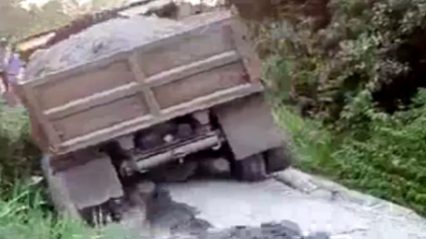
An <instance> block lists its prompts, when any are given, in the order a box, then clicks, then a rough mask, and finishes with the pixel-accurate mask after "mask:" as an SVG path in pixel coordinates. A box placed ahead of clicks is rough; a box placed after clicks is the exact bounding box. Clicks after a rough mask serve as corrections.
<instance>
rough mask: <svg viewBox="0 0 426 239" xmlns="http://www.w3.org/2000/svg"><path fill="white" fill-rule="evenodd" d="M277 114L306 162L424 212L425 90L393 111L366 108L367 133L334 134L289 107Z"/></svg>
mask: <svg viewBox="0 0 426 239" xmlns="http://www.w3.org/2000/svg"><path fill="white" fill-rule="evenodd" d="M367 102H368V101H364V103H365V104H368V103H367ZM370 103H371V102H370ZM370 107H371V106H370ZM277 116H278V119H279V122H281V123H282V124H283V127H285V128H286V129H288V130H289V131H290V132H291V133H292V136H293V141H294V146H295V152H297V153H298V155H299V159H300V161H299V166H301V167H302V168H304V169H306V170H309V171H312V172H315V173H320V174H325V175H328V176H329V177H332V178H334V179H336V180H338V181H339V182H341V183H343V184H346V185H348V186H350V187H354V188H357V189H360V190H362V191H364V192H367V193H370V194H372V195H374V196H377V197H381V198H384V199H387V200H390V201H393V202H395V203H399V204H401V205H405V206H408V207H410V208H412V209H414V210H416V211H417V212H419V213H420V214H422V215H426V201H425V200H426V187H425V185H426V161H425V158H426V141H425V138H426V129H425V127H424V126H425V125H426V90H422V91H420V92H419V94H418V95H417V96H416V97H415V98H414V103H413V105H412V106H410V107H409V108H407V109H405V110H403V111H399V112H398V113H395V114H393V115H388V114H383V113H382V112H378V111H375V110H370V111H368V113H365V117H368V118H369V122H370V123H369V125H368V129H369V134H368V137H364V138H362V139H361V138H359V137H358V135H355V136H353V135H349V136H348V135H345V136H344V137H343V136H336V134H335V133H333V132H332V131H329V130H327V129H325V128H324V127H322V126H321V123H319V122H317V121H312V120H303V119H301V118H300V117H299V116H297V115H295V114H293V113H291V111H289V110H287V109H285V108H280V109H279V110H278V114H277ZM358 126H360V125H358ZM350 132H351V133H359V132H360V130H359V129H357V130H355V129H353V130H352V131H350ZM364 136H365V131H364Z"/></svg>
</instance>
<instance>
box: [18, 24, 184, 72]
mask: <svg viewBox="0 0 426 239" xmlns="http://www.w3.org/2000/svg"><path fill="white" fill-rule="evenodd" d="M184 29H185V25H184V24H182V23H180V22H178V21H173V20H169V19H162V18H158V17H144V16H135V17H132V18H117V19H112V20H109V21H106V22H103V23H100V24H97V25H94V26H92V27H90V28H88V29H86V30H85V31H83V32H80V33H78V34H76V35H73V36H71V37H70V38H68V39H67V40H65V41H62V42H59V43H57V44H56V45H54V46H52V47H50V48H49V49H46V50H41V51H38V52H36V53H35V54H34V55H33V56H32V57H31V59H30V62H29V64H28V67H27V72H26V77H25V79H24V80H32V79H35V78H38V77H42V76H43V75H46V74H49V73H53V72H58V71H61V70H64V69H68V68H72V67H73V66H76V65H80V64H85V63H88V62H92V61H94V60H96V59H99V58H103V57H108V56H110V55H112V54H114V53H117V52H121V51H126V50H130V49H132V48H135V47H138V46H141V45H144V44H146V43H149V42H152V41H155V40H158V39H160V38H163V37H167V36H169V35H173V34H175V33H176V32H180V31H182V30H184Z"/></svg>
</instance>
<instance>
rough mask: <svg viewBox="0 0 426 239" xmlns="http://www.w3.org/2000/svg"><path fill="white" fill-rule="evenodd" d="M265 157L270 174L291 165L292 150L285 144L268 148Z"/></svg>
mask: <svg viewBox="0 0 426 239" xmlns="http://www.w3.org/2000/svg"><path fill="white" fill-rule="evenodd" d="M264 157H265V164H266V172H267V173H268V174H269V173H274V172H278V171H282V170H284V169H286V168H288V167H290V165H291V162H292V155H291V152H290V151H289V149H288V148H287V147H284V146H283V147H278V148H273V149H269V150H267V151H266V152H265V153H264Z"/></svg>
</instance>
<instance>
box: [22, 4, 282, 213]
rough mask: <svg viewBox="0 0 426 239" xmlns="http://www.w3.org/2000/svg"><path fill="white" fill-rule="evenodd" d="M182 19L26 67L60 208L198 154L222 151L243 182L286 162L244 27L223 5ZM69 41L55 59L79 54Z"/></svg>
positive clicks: (110, 193)
mask: <svg viewBox="0 0 426 239" xmlns="http://www.w3.org/2000/svg"><path fill="white" fill-rule="evenodd" d="M123 21H125V20H123ZM180 24H181V27H180V28H179V29H178V30H177V31H176V32H173V33H172V34H164V35H162V36H161V37H156V38H150V39H149V40H148V41H144V42H143V43H140V44H136V45H132V46H131V47H128V48H126V49H124V50H116V51H113V52H112V53H111V54H108V55H102V56H100V57H97V58H94V59H92V60H90V61H86V60H85V59H84V57H80V58H77V60H78V61H81V62H77V64H74V65H65V66H61V67H60V68H58V69H55V70H52V69H50V70H49V69H47V68H48V67H44V68H43V69H44V71H43V70H39V71H37V73H27V77H26V78H25V79H24V80H22V81H19V82H18V83H17V85H16V86H15V87H16V91H17V92H18V94H19V96H20V98H21V99H22V102H23V104H24V105H25V107H26V108H27V109H28V112H29V115H30V119H31V128H32V135H33V138H34V139H35V141H36V142H37V144H38V145H39V147H40V148H41V149H42V150H43V152H44V154H45V155H47V157H45V158H47V160H46V161H44V163H43V170H44V172H45V174H46V177H47V181H48V184H49V190H50V192H51V197H52V199H53V202H54V204H55V206H56V207H57V208H58V210H59V211H61V212H65V213H68V214H71V215H76V216H79V215H81V212H82V211H84V210H90V208H95V207H98V206H99V205H104V204H105V203H108V202H110V201H111V200H116V199H119V198H123V197H125V188H126V185H125V181H126V179H127V178H129V177H132V176H134V175H135V174H138V175H140V174H142V175H143V174H144V173H148V172H150V171H151V170H153V169H155V168H156V167H161V166H162V165H165V164H169V163H176V164H180V163H184V162H185V161H186V160H194V158H195V159H198V160H203V157H202V156H201V155H206V154H207V155H209V154H210V155H216V156H221V157H225V158H226V159H228V160H229V161H230V162H231V166H232V167H231V169H232V174H233V175H235V177H236V178H238V179H240V180H243V181H256V180H261V179H264V178H265V176H267V175H268V174H270V173H272V172H275V171H278V170H282V169H284V168H286V167H287V166H288V165H289V163H290V162H289V157H288V155H289V153H288V150H287V148H286V146H285V142H284V141H283V137H282V132H281V131H280V130H279V129H278V128H277V127H276V125H275V124H274V120H273V117H272V114H271V110H270V107H269V106H268V105H267V103H266V100H265V97H264V95H263V92H264V86H263V84H262V81H261V64H260V61H259V59H258V58H257V56H256V53H255V52H254V48H253V46H252V44H251V42H250V38H249V35H248V31H247V29H246V26H245V25H244V24H242V22H241V21H240V20H239V19H238V17H236V16H234V15H233V14H232V13H230V12H224V11H220V12H214V13H206V14H202V15H197V16H194V17H190V18H188V19H185V20H183V21H182V22H181V23H180ZM155 27H157V26H155ZM158 27H159V26H158ZM101 29H105V30H103V31H106V32H108V30H107V29H106V28H101ZM147 31H148V30H147ZM79 34H80V35H79V36H77V37H76V38H79V37H80V38H81V37H83V36H84V34H85V33H84V32H83V33H79ZM108 34H109V35H111V36H117V34H115V35H114V34H113V33H108ZM118 35H119V34H118ZM135 36H139V35H138V34H135ZM141 39H142V38H141ZM137 41H138V40H136V42H137ZM81 42H86V40H83V41H81ZM81 44H83V43H81ZM103 44H104V43H101V44H98V45H96V44H92V45H93V49H92V48H91V49H92V50H93V52H96V51H101V50H99V49H101V48H102V47H103ZM92 45H91V46H92ZM69 47H70V46H67V47H65V48H64V50H65V49H67V50H69V52H68V53H63V55H62V56H61V57H60V58H58V59H59V60H61V59H64V58H66V57H67V56H68V55H72V54H74V52H75V51H76V50H72V49H71V50H70V49H69ZM80 48H84V46H76V49H80ZM34 58H37V57H34ZM46 58H48V60H50V61H56V59H52V57H50V56H48V57H46ZM59 60H58V61H59ZM37 64H38V65H43V64H42V63H40V62H39V63H34V64H33V65H37ZM31 65H32V63H31V62H30V63H29V68H31ZM29 71H30V69H29ZM197 154H199V155H200V157H194V155H197Z"/></svg>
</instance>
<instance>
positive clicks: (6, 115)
mask: <svg viewBox="0 0 426 239" xmlns="http://www.w3.org/2000/svg"><path fill="white" fill-rule="evenodd" d="M38 157H39V151H38V149H37V148H36V147H35V145H33V143H32V141H31V138H30V135H29V123H28V118H27V114H26V112H25V110H24V109H22V108H9V107H7V106H5V104H4V103H3V102H1V103H0V189H2V190H6V191H9V190H10V189H11V188H13V187H14V185H13V184H14V183H15V182H17V181H18V180H24V179H28V178H29V177H30V176H31V174H32V173H34V171H35V169H37V168H38V167H37V166H38V160H39V159H38ZM3 193H4V191H3Z"/></svg>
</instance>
